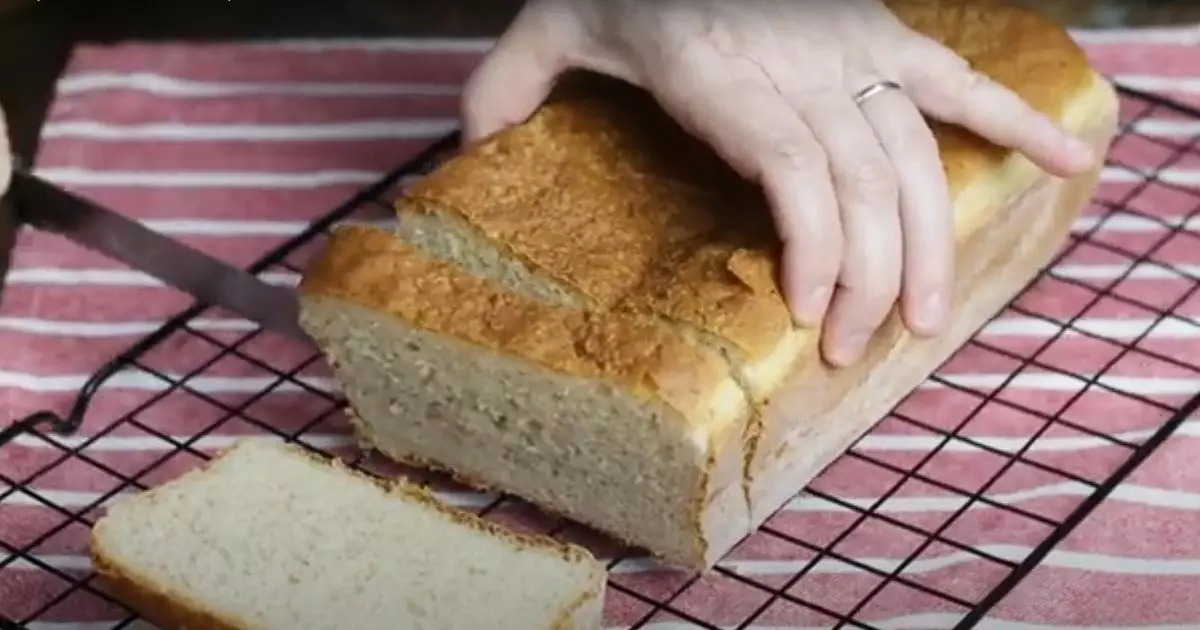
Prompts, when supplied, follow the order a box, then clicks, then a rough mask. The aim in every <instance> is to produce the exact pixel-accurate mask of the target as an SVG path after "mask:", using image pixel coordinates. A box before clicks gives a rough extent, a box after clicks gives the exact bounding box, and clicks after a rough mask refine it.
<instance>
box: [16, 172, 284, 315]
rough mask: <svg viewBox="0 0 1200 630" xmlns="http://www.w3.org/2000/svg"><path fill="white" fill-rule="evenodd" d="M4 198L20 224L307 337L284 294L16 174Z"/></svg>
mask: <svg viewBox="0 0 1200 630" xmlns="http://www.w3.org/2000/svg"><path fill="white" fill-rule="evenodd" d="M9 196H10V197H11V199H12V200H13V203H14V206H15V208H16V211H17V213H18V215H19V216H20V218H21V221H22V222H23V223H25V224H27V225H30V226H32V227H35V228H37V229H40V230H45V231H47V232H53V233H55V234H60V235H62V236H65V237H66V238H68V239H70V240H71V241H74V242H75V243H77V244H79V245H82V246H84V247H87V248H89V249H92V250H95V251H97V252H100V253H101V254H104V255H105V256H108V257H109V258H112V259H114V260H117V261H119V262H122V263H124V264H125V265H128V266H129V267H131V268H133V269H136V270H138V271H141V272H143V273H146V274H149V275H150V276H153V277H154V278H157V279H158V280H160V281H162V282H163V283H164V284H166V285H168V286H171V287H174V288H176V289H179V290H180V291H183V292H184V293H187V294H189V295H191V296H192V297H194V298H196V299H197V300H199V301H200V302H203V303H205V304H210V305H214V306H220V307H222V308H225V309H228V310H230V311H232V312H234V313H237V314H238V315H241V316H242V317H245V318H247V319H249V320H251V321H253V322H255V323H257V324H259V325H261V326H262V327H263V328H265V329H267V330H271V331H273V332H276V333H280V334H283V335H287V336H289V337H295V338H298V339H307V336H306V335H305V333H304V332H303V330H302V329H301V328H300V324H299V318H298V314H299V304H298V302H297V299H296V293H295V291H294V290H292V289H291V288H288V287H280V286H275V285H271V284H267V283H266V282H263V281H262V280H260V279H259V278H258V277H256V276H254V275H253V274H251V273H249V272H247V271H245V270H242V269H238V268H237V267H234V266H232V265H229V264H227V263H224V262H222V261H220V260H218V259H216V258H213V257H212V256H209V255H208V254H205V253H203V252H200V251H198V250H195V249H193V248H191V247H188V246H187V245H184V244H183V243H180V242H178V241H176V240H174V239H172V238H169V237H167V236H163V235H162V234H159V233H158V232H155V231H154V230H151V229H150V228H147V227H146V226H144V225H142V224H141V223H139V222H137V221H135V220H133V219H130V218H128V217H125V216H122V215H120V214H118V213H116V212H113V211H112V210H109V209H107V208H104V207H103V206H100V205H97V204H95V203H92V202H90V201H88V200H86V199H84V198H82V197H79V196H76V195H74V194H72V193H69V192H67V191H65V190H62V189H61V188H59V187H57V186H55V185H54V184H51V183H49V182H47V181H45V180H43V179H41V178H39V177H37V176H36V175H33V174H30V173H28V172H26V171H23V170H15V171H14V172H13V175H12V185H11V187H10V189H9Z"/></svg>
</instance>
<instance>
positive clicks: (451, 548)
mask: <svg viewBox="0 0 1200 630" xmlns="http://www.w3.org/2000/svg"><path fill="white" fill-rule="evenodd" d="M91 554H92V559H93V564H94V566H95V568H96V571H97V572H98V574H99V576H100V577H101V579H102V580H103V581H104V583H105V585H106V586H107V587H108V588H109V589H110V591H111V592H113V594H114V595H116V596H117V597H118V598H119V599H121V600H122V601H123V602H124V603H126V604H127V605H129V606H130V607H132V608H134V610H136V611H137V612H138V613H139V614H141V615H142V616H143V617H145V618H146V619H147V620H148V621H150V622H151V623H155V624H158V625H160V626H162V627H164V628H206V629H214V630H294V629H297V628H304V629H305V630H322V629H327V630H335V629H336V630H341V629H343V628H354V629H355V630H372V629H379V630H385V629H389V630H390V629H391V628H411V629H412V630H422V629H425V630H435V629H436V630H454V629H461V630H477V629H478V628H512V629H514V630H515V629H517V628H520V629H522V630H526V629H531V630H532V629H544V630H598V629H599V628H600V627H601V612H602V611H601V608H602V602H603V596H604V586H605V584H604V580H605V571H604V567H603V565H602V564H600V563H599V562H598V561H597V560H596V559H595V558H594V557H593V556H592V555H591V554H590V553H589V552H587V551H586V550H584V549H582V548H580V547H576V546H573V545H567V544H563V543H560V542H558V541H555V540H553V539H550V538H547V537H541V536H531V535H525V534H518V533H514V532H510V531H507V530H505V529H503V528H501V527H499V526H497V525H496V524H493V523H489V522H487V521H484V520H483V519H481V518H479V517H477V516H475V515H473V514H469V513H467V512H463V511H461V510H457V509H454V508H450V507H448V506H446V505H445V504H443V503H441V502H440V501H439V500H437V499H436V498H434V497H433V496H432V495H431V494H429V493H428V492H427V491H425V490H423V489H421V488H419V487H417V486H411V485H407V484H403V483H384V482H381V481H379V480H376V479H374V478H371V477H368V476H366V475H363V474H360V473H357V472H354V471H352V470H350V469H348V468H346V467H344V466H342V465H340V464H339V463H337V462H336V461H329V460H325V459H324V458H322V457H319V456H316V455H313V454H310V453H308V452H307V451H304V450H302V449H300V448H299V447H295V446H291V445H284V444H283V443H281V442H278V441H274V440H254V439H248V440H243V441H240V442H238V443H236V444H235V445H234V446H233V447H232V448H231V449H229V450H227V451H226V452H224V453H223V454H221V455H219V456H218V457H216V458H215V459H214V460H213V461H211V462H209V464H208V465H206V466H205V467H204V468H203V469H199V470H195V471H191V472H189V473H186V474H185V475H183V476H182V477H180V478H178V479H176V480H174V481H171V482H168V483H166V484H164V485H162V486H159V487H157V488H154V489H151V490H148V491H146V492H143V493H140V494H138V495H134V496H132V497H128V498H124V499H122V500H120V501H118V502H116V503H115V504H113V505H112V506H111V507H110V508H109V510H108V512H107V514H106V515H105V516H104V517H103V518H101V519H100V520H99V521H98V522H97V523H96V525H95V527H94V528H93V530H92V537H91Z"/></svg>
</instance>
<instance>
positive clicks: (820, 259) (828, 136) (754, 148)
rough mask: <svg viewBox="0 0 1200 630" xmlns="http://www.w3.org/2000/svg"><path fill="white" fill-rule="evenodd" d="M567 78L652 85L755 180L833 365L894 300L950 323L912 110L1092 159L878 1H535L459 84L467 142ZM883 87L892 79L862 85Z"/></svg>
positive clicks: (925, 130)
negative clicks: (569, 73)
mask: <svg viewBox="0 0 1200 630" xmlns="http://www.w3.org/2000/svg"><path fill="white" fill-rule="evenodd" d="M569 68H584V69H589V70H593V71H597V72H601V73H605V74H608V75H611V76H615V77H617V78H620V79H623V80H625V81H628V82H630V83H632V84H635V85H638V86H641V87H643V88H645V89H647V90H648V91H649V92H650V93H652V94H653V95H654V96H655V97H656V98H657V99H658V101H659V102H660V103H661V104H662V105H663V107H664V109H666V110H667V111H668V112H669V113H670V114H671V115H672V116H674V117H675V118H676V120H677V121H678V122H679V123H680V124H681V125H683V126H684V127H686V128H688V129H689V130H690V131H691V132H693V133H694V134H696V135H697V136H698V137H700V138H703V139H704V140H706V141H707V142H708V143H709V144H710V145H711V146H712V147H713V148H714V149H715V150H716V151H717V152H718V153H719V154H720V155H721V156H722V157H723V158H724V159H725V160H726V161H728V163H729V164H730V165H731V166H732V167H733V168H735V169H737V170H738V171H739V172H740V173H741V174H742V175H743V176H744V177H747V178H748V179H751V180H754V181H756V182H758V183H759V184H761V186H762V187H763V189H764V191H765V193H766V195H767V198H768V199H769V201H770V203H771V205H772V210H773V213H774V220H775V225H776V229H777V231H778V233H779V236H780V239H781V241H782V242H783V245H784V248H783V260H782V267H783V280H782V282H783V292H784V297H785V299H786V300H787V302H788V304H789V306H790V308H791V310H792V311H793V313H794V314H795V317H796V319H797V320H798V321H800V322H803V323H807V324H810V325H811V324H817V323H819V322H821V321H824V323H825V327H824V333H823V336H822V352H823V354H824V355H825V357H826V360H828V361H829V362H830V363H833V364H835V365H847V364H850V363H853V362H854V361H856V360H857V359H858V358H859V357H860V356H861V354H862V352H863V350H864V349H865V347H866V344H867V342H868V341H869V340H870V337H871V334H872V333H873V332H874V331H875V330H877V329H878V328H879V326H880V325H881V324H882V323H883V321H884V320H885V319H886V317H887V316H888V314H889V312H890V311H891V309H892V307H893V306H894V305H895V304H896V301H897V299H899V301H900V310H901V313H902V316H903V318H904V321H905V323H906V325H907V326H908V327H909V328H910V329H911V330H913V331H914V332H916V333H917V334H923V335H929V334H935V333H937V332H938V331H939V330H940V329H941V328H942V327H943V326H944V324H945V323H946V320H947V318H948V314H949V313H948V310H949V298H950V290H951V287H952V282H953V272H954V270H953V263H954V249H955V243H954V217H953V209H952V207H951V202H950V199H949V194H948V191H947V183H946V180H945V175H944V171H943V168H942V164H941V160H940V157H939V154H938V149H937V145H936V142H935V140H934V136H933V134H932V132H931V131H930V129H929V126H928V125H927V124H926V123H925V121H924V119H923V117H922V112H923V113H924V114H926V115H928V116H929V117H931V118H934V119H938V120H941V121H944V122H947V123H953V124H957V125H960V126H962V127H965V128H967V129H969V130H971V131H973V132H975V133H977V134H979V135H980V136H982V137H984V138H987V139H988V140H991V141H992V142H995V143H996V144H998V145H1001V146H1006V147H1010V148H1014V149H1016V150H1019V151H1021V152H1023V153H1024V154H1025V155H1026V156H1028V157H1029V158H1030V159H1031V160H1032V161H1033V162H1034V163H1036V164H1037V165H1038V166H1040V167H1042V168H1043V169H1045V170H1046V171H1048V172H1050V173H1052V174H1055V175H1059V176H1070V175H1074V174H1078V173H1081V172H1083V171H1085V170H1087V169H1088V168H1089V167H1090V166H1091V164H1092V162H1093V160H1094V159H1095V158H1094V156H1093V155H1092V152H1091V151H1090V150H1089V149H1088V147H1087V146H1086V145H1084V144H1083V143H1082V142H1080V141H1079V140H1077V139H1075V138H1073V137H1070V136H1068V135H1067V134H1065V133H1064V132H1063V131H1062V130H1061V129H1059V127H1058V126H1057V125H1055V124H1054V123H1053V122H1052V121H1050V120H1049V119H1048V118H1046V117H1044V116H1042V115H1041V114H1039V113H1038V112H1037V111H1035V110H1034V109H1033V108H1031V107H1030V106H1029V105H1028V104H1026V103H1025V102H1024V101H1023V100H1021V99H1020V98H1019V97H1018V96H1017V95H1015V94H1014V93H1012V92H1011V91H1009V90H1008V89H1006V88H1004V87H1003V86H1000V85H998V84H997V83H995V82H993V81H991V80H989V79H987V78H986V77H984V76H982V75H981V74H978V73H975V72H973V71H972V70H971V68H970V67H969V65H968V64H967V63H966V62H965V61H964V60H963V59H962V58H960V57H959V56H958V55H957V54H955V53H954V52H953V51H951V50H949V49H947V48H945V47H943V46H942V45H940V44H939V43H937V42H935V41H933V40H931V39H929V38H926V37H924V36H922V35H920V34H919V33H916V32H914V31H912V30H911V29H909V28H908V27H907V26H905V25H904V24H903V23H902V22H900V21H899V19H897V18H896V16H895V15H894V14H892V12H891V11H890V10H888V9H887V7H886V6H884V5H883V4H882V3H881V2H880V1H879V0H841V1H840V2H795V1H786V0H747V1H744V2H736V3H734V2H725V1H723V0H651V1H645V0H641V1H639V0H530V1H529V2H528V3H527V4H526V6H525V8H524V10H523V11H522V12H521V13H520V15H519V16H518V17H517V19H516V20H515V21H514V23H513V24H512V26H511V27H510V28H509V30H508V31H507V32H506V33H505V34H504V36H503V37H502V38H501V39H500V41H499V42H498V43H497V45H496V47H495V48H494V49H493V50H492V51H491V52H490V53H489V55H488V56H487V58H486V59H485V60H484V62H483V64H482V65H481V66H480V68H479V70H478V71H477V72H476V73H475V75H474V76H472V78H471V80H470V82H469V83H468V86H467V89H466V93H465V95H464V118H465V122H466V134H467V136H468V138H479V137H484V136H487V135H490V134H491V133H493V132H495V131H497V130H499V129H500V128H502V127H505V126H507V125H510V124H515V123H519V122H521V121H523V120H524V119H526V118H527V117H529V116H530V115H531V114H532V113H533V112H534V111H535V110H536V108H537V107H538V106H539V105H540V104H541V103H542V101H543V100H544V99H545V98H546V96H547V95H548V94H549V91H550V89H551V87H552V85H553V82H554V79H555V77H556V76H557V75H558V74H559V73H561V72H562V71H564V70H567V69H569ZM881 81H894V82H896V83H898V84H899V85H900V86H903V87H902V89H899V90H897V89H888V90H870V88H871V86H875V85H877V84H879V83H880V82H881ZM868 91H870V92H871V93H870V94H869V95H868V94H867V92H868ZM856 95H860V96H859V98H858V99H856V98H855V97H856ZM856 100H857V101H858V102H856Z"/></svg>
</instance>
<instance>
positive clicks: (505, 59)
mask: <svg viewBox="0 0 1200 630" xmlns="http://www.w3.org/2000/svg"><path fill="white" fill-rule="evenodd" d="M555 26H556V24H555V20H553V19H552V14H549V13H547V12H545V11H543V10H542V9H541V7H540V5H539V4H538V3H536V2H534V3H529V4H528V5H526V7H525V8H524V9H523V10H522V11H521V13H520V14H518V15H517V18H516V19H515V20H514V21H513V23H512V25H511V26H510V27H509V28H508V30H507V31H505V33H504V35H503V36H501V37H500V39H499V40H498V41H497V42H496V45H495V46H494V47H493V48H492V49H491V50H490V51H489V52H488V54H487V55H486V56H485V57H484V60H483V62H482V64H480V66H479V67H478V68H477V69H476V70H475V72H474V73H473V74H472V75H471V78H470V79H469V80H468V81H467V84H466V86H465V87H464V89H463V103H462V108H463V135H464V140H466V141H467V142H472V141H475V140H478V139H480V138H485V137H487V136H490V135H492V134H493V133H495V132H497V131H499V130H500V129H503V128H504V127H507V126H509V125H514V124H518V123H521V122H524V121H525V119H527V118H529V117H530V116H531V115H532V114H533V112H534V111H535V110H536V109H537V108H538V106H539V105H541V104H542V102H543V101H545V100H546V97H547V96H548V95H549V93H550V90H551V88H552V87H553V86H554V80H555V78H557V76H558V74H559V73H560V72H561V71H562V70H563V69H564V68H565V58H566V51H565V50H564V49H563V46H562V41H563V40H562V28H559V29H558V32H557V33H556V32H555ZM557 26H559V27H562V26H563V25H557Z"/></svg>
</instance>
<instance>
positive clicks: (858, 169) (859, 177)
mask: <svg viewBox="0 0 1200 630" xmlns="http://www.w3.org/2000/svg"><path fill="white" fill-rule="evenodd" d="M843 177H844V178H845V183H846V185H847V186H848V187H849V188H850V191H851V194H853V195H854V196H855V197H856V198H857V199H859V200H861V201H863V202H870V203H886V202H889V201H893V200H895V199H896V198H897V197H898V196H899V185H898V184H897V182H896V176H895V173H894V172H893V169H892V166H891V164H890V163H889V162H888V161H887V159H886V158H880V157H876V158H870V159H864V160H859V161H857V162H855V163H854V164H852V165H850V166H847V167H845V170H844V173H843Z"/></svg>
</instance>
